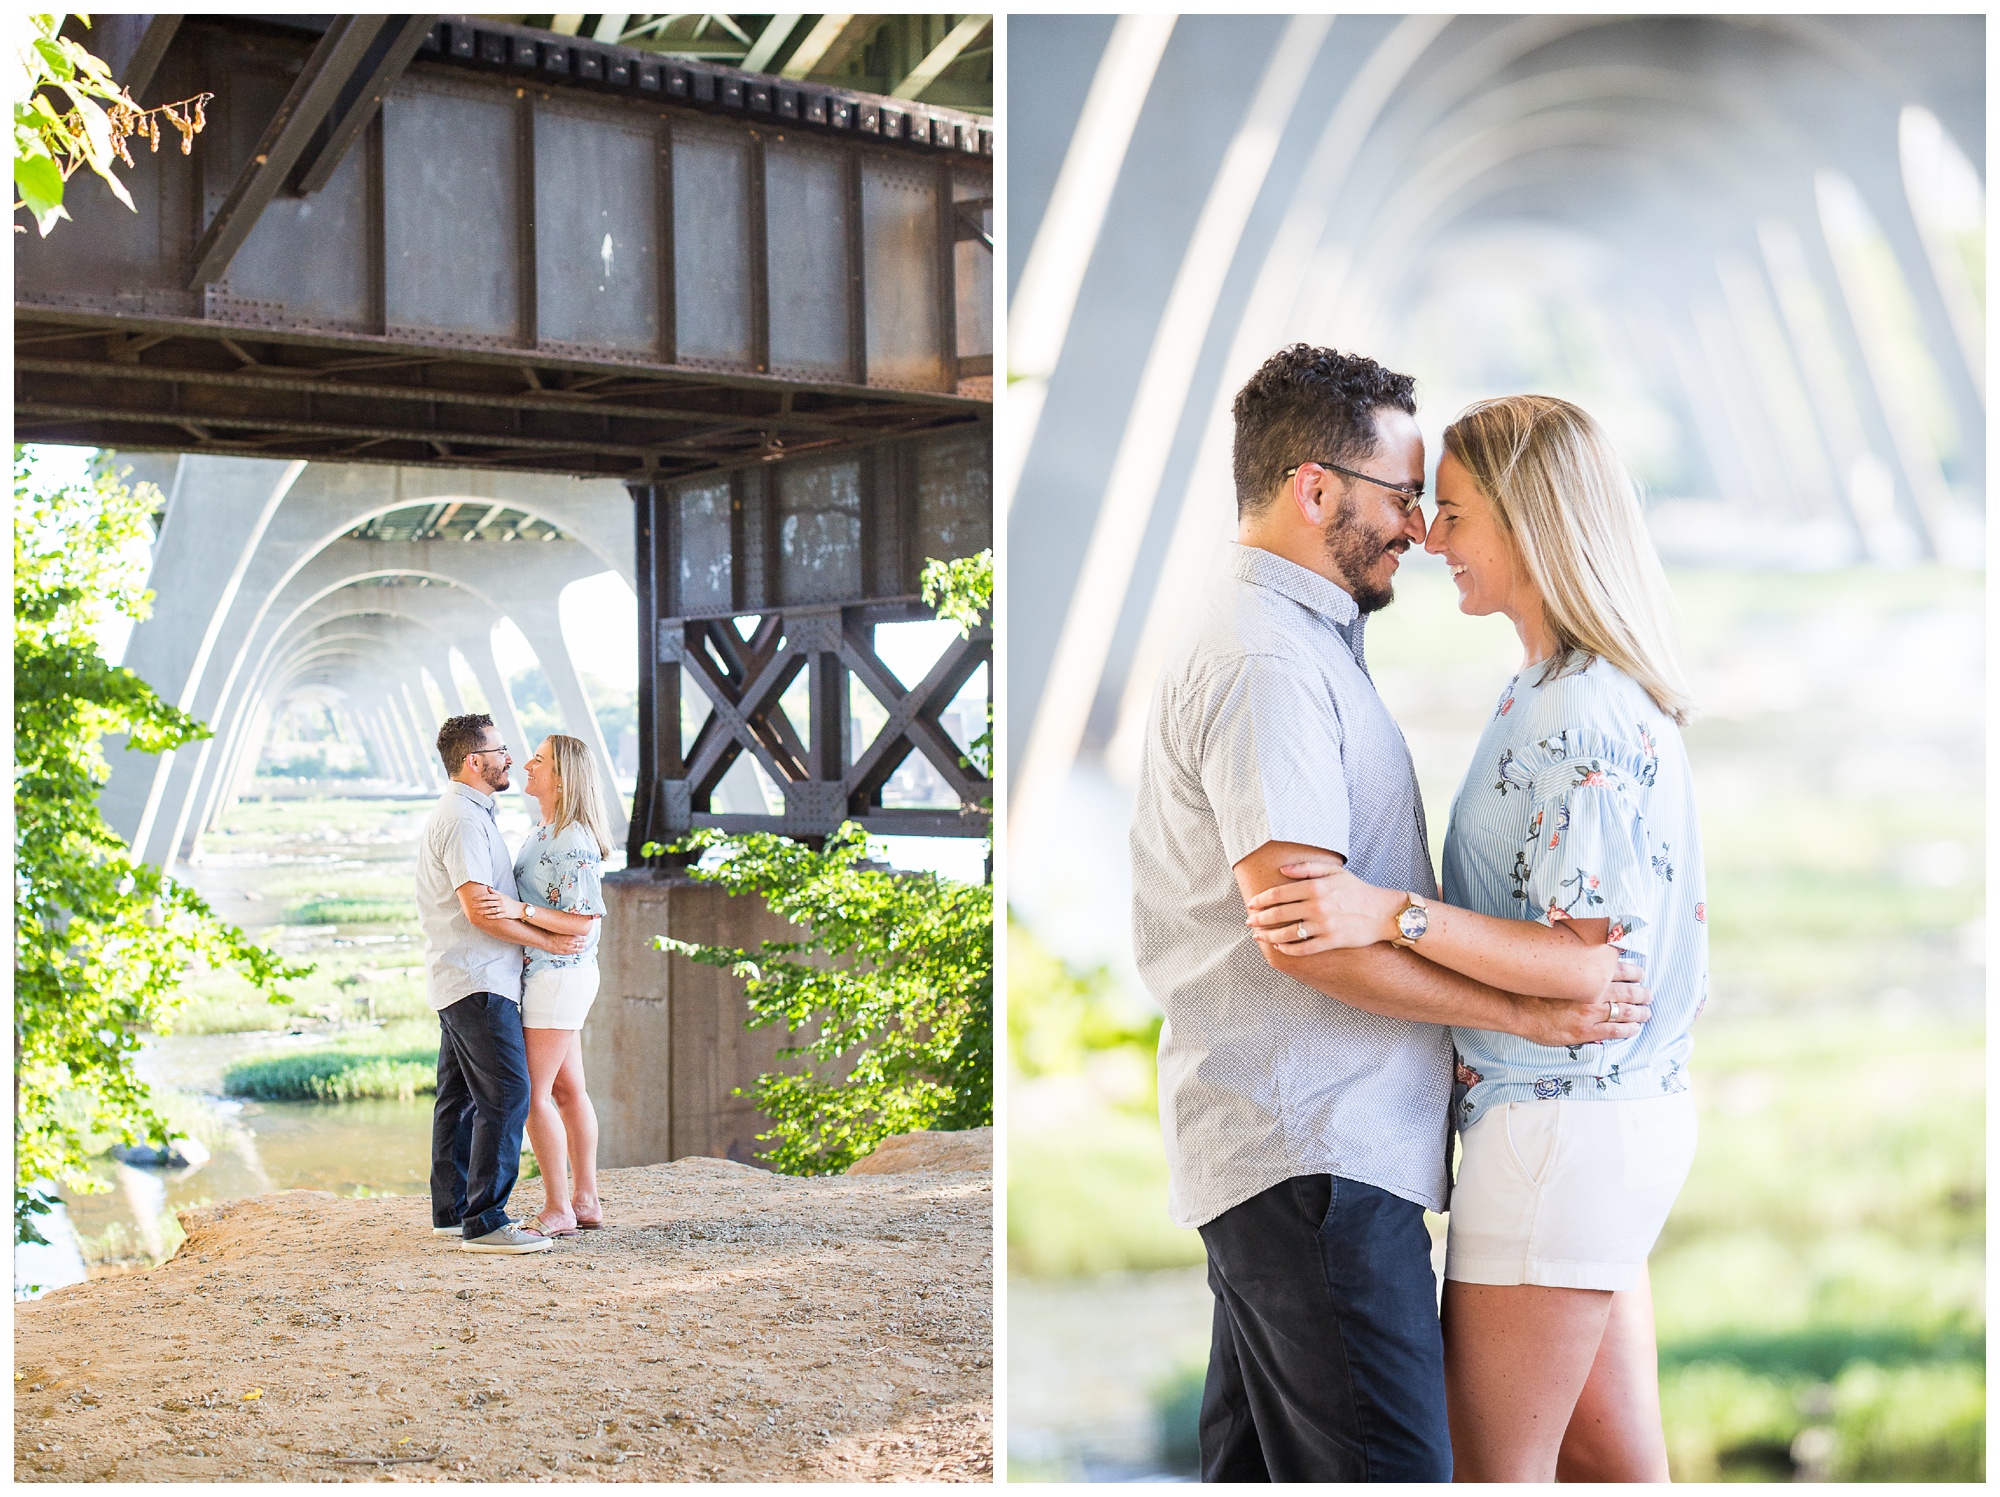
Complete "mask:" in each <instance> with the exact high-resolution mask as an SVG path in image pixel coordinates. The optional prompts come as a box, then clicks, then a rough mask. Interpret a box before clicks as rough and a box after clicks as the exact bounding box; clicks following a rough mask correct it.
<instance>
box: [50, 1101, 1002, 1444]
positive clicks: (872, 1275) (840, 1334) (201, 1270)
mask: <svg viewBox="0 0 2000 1497" xmlns="http://www.w3.org/2000/svg"><path fill="white" fill-rule="evenodd" d="M990 1156H991V1146H990V1140H989V1139H988V1138H987V1137H986V1136H985V1135H984V1130H982V1131H981V1133H980V1134H979V1135H960V1136H957V1137H955V1138H952V1139H950V1140H949V1141H948V1142H946V1143H940V1142H939V1140H938V1137H937V1136H931V1137H929V1138H926V1137H924V1136H921V1135H919V1136H916V1137H915V1138H914V1139H913V1140H912V1141H910V1142H906V1143H901V1144H898V1145H897V1146H896V1148H895V1149H890V1148H889V1147H888V1146H885V1149H884V1151H883V1152H881V1153H878V1155H877V1156H876V1157H875V1158H874V1159H873V1160H872V1161H863V1165H864V1166H866V1167H867V1168H866V1170H865V1172H862V1173H856V1174H852V1175H848V1176H841V1177H834V1178H830V1179H793V1178H787V1177H784V1176H778V1175H772V1174H768V1173H765V1172H763V1171H761V1170H754V1169H749V1168H746V1167H744V1166H741V1165H736V1164H731V1163H728V1162H726V1161H722V1160H714V1159H684V1160H680V1161H678V1162H676V1163H673V1164H663V1165H653V1166H650V1167H648V1168H644V1169H628V1170H613V1171H607V1172H606V1173H605V1174H604V1176H603V1193H604V1198H605V1201H606V1203H607V1205H606V1217H607V1221H608V1222H609V1227H608V1229H607V1230H605V1231H602V1232H593V1233H585V1234H583V1235H581V1236H579V1237H576V1238H571V1239H564V1240H562V1241H560V1242H559V1243H558V1244H557V1246H556V1247H555V1248H554V1249H553V1250H551V1251H549V1252H545V1253H536V1254H530V1255H526V1256H521V1257H498V1256H482V1255H474V1254H471V1253H465V1252H460V1251H458V1250H457V1245H456V1244H455V1243H454V1242H452V1241H450V1240H449V1239H441V1238H434V1237H432V1236H431V1235H430V1214H429V1204H428V1202H427V1201H425V1200H423V1199H421V1198H415V1197H389V1198H379V1199H372V1200H348V1199H343V1198H341V1197H337V1196H333V1195H330V1194H327V1193H324V1192H320V1191H286V1192H283V1193H281V1194H277V1195H267V1196H257V1197H253V1198H251V1199H248V1200H241V1201H234V1202H230V1203H228V1204H226V1205H222V1206H215V1207H209V1208H205V1209H203V1210H200V1211H194V1212H188V1213H186V1214H185V1216H184V1218H183V1221H184V1223H185V1225H186V1226H187V1227H188V1231H189V1235H188V1240H187V1243H186V1245H185V1246H184V1247H183V1248H182V1249H181V1251H180V1252H179V1253H178V1254H176V1255H175V1256H174V1258H173V1259H172V1260H171V1261H169V1262H167V1263H166V1264H164V1265H162V1266H161V1267H160V1268H158V1269H156V1270H154V1271H152V1272H151V1273H145V1274H134V1275H128V1276H124V1277H121V1278H114V1279H100V1280H96V1281H93V1282H90V1283H87V1284H78V1285H75V1286H72V1287H70V1288H67V1289H62V1290H58V1291H56V1292H54V1293H52V1294H50V1295H48V1296H47V1297H46V1298H44V1299H41V1300H37V1301H33V1302H29V1303H23V1304H19V1305H16V1306H15V1310H14V1367H15V1373H14V1429H15V1435H14V1440H15V1443H14V1456H15V1467H14V1469H15V1476H16V1478H17V1479H18V1480H22V1481H87V1480H117V1481H205V1480H232V1481H327V1480H349V1479H359V1480H379V1479H384V1478H387V1479H394V1480H405V1481H407V1480H412V1479H416V1480H426V1481H436V1480H447V1481H449V1480H465V1481H475V1480H476V1481H505V1480H513V1481H522V1480H559V1481H576V1480H612V1481H634V1480H645V1481H752V1480H759V1481H990V1480H991V1479H992V1474H993V1419H992V1410H993V1403H992V1390H993V1357H992V1351H993V1256H992V1247H993V1227H992V1174H991V1157H990ZM857 1168H860V1167H857ZM884 1169H891V1170H895V1171H897V1172H893V1173H883V1172H880V1171H883V1170H884ZM538 1204H539V1187H538V1186H537V1185H536V1184H535V1183H533V1182H529V1183H526V1184H524V1185H523V1187H522V1188H521V1190H520V1191H519V1192H518V1193H517V1194H516V1197H515V1203H514V1209H515V1211H516V1212H517V1213H522V1212H523V1208H524V1207H525V1208H526V1210H527V1211H530V1212H531V1211H532V1210H533V1208H534V1206H535V1205H538Z"/></svg>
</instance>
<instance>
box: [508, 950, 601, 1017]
mask: <svg viewBox="0 0 2000 1497" xmlns="http://www.w3.org/2000/svg"><path fill="white" fill-rule="evenodd" d="M596 999H597V963H596V962H585V963H584V964H583V965H582V966H580V967H543V968H542V969H541V970H540V971H536V972H530V973H529V974H528V975H527V977H526V978H525V979H524V980H523V981H522V983H521V1027H522V1028H523V1029H581V1028H583V1019H584V1015H586V1014H588V1013H589V1012H590V1005H591V1004H592V1003H593V1002H595V1001H596Z"/></svg>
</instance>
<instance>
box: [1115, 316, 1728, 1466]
mask: <svg viewBox="0 0 2000 1497" xmlns="http://www.w3.org/2000/svg"><path fill="white" fill-rule="evenodd" d="M1414 412H1415V401H1414V397H1413V382H1412V381H1411V380H1410V379H1409V378H1408V377H1407V376H1404V375H1399V374H1394V373H1391V372H1390V371H1388V370H1386V369H1384V368H1382V367H1381V366H1380V365H1378V364H1376V363H1374V362H1373V361H1372V360H1369V359H1365V358H1360V357H1357V356H1354V355H1349V354H1341V353H1337V352H1334V351H1333V350H1330V349H1323V348H1311V347H1307V346H1305V345H1297V346H1294V347H1292V348H1288V349H1285V350H1283V351H1281V352H1280V353H1278V354H1276V355H1274V356H1273V357H1272V358H1271V359H1270V360H1269V361H1267V362H1266V363H1265V365H1264V366H1263V368H1262V369H1260V370H1259V371H1258V372H1257V374H1256V375H1255V376H1254V377H1253V378H1252V379H1251V380H1250V382H1249V383H1248V384H1247V385H1245V386H1244V388H1243V389H1242V391H1241V392H1239V394H1238V395H1237V397H1236V401H1235V406H1234V414H1235V421H1236V432H1235V450H1234V467H1235V484H1236V497H1237V512H1238V530H1237V540H1236V544H1235V545H1233V546H1231V547H1230V551H1229V555H1228V558H1227V565H1226V567H1225V568H1224V569H1223V575H1222V577H1221V578H1220V579H1219V581H1218V582H1217V584H1216V585H1215V586H1214V587H1212V588H1211V590H1210V591H1209V593H1208V594H1207V595H1206V596H1205V597H1204V598H1203V599H1202V600H1201V601H1200V604H1199V606H1198V608H1197V610H1196V614H1195V619H1194V621H1193V624H1192V627H1191V628H1190V630H1189V632H1188V634H1187V635H1186V636H1185V637H1184V638H1183V640H1182V642H1181V644H1180V645H1179V647H1178V648H1177V651H1176V654H1175V656H1174V657H1173V659H1172V660H1171V661H1170V663H1169V664H1168V666H1167V668H1166V670H1165V672H1164V673H1163V676H1162V680H1161V683H1160V687H1159V689H1158V694H1157V695H1156V697H1155V700H1154V704H1153V712H1152V718H1151V722H1150V725H1149V729H1148V733H1147V741H1146V748H1145V757H1144V763H1143V770H1142V774H1141V779H1140V788H1139V793H1138V803H1137V807H1136V811H1135V816H1134V821H1133V830H1132V852H1133V877H1134V889H1135V897H1134V937H1135V947H1136V952H1137V956H1138V961H1139V967H1140V970H1141V972H1142V974H1143V975H1144V977H1145V979H1146V981H1147V984H1148V985H1149V987H1150V988H1151V990H1152V992H1153V994H1154V996H1155V997H1156V998H1157V999H1158V1000H1159V1002H1160V1005H1161V1007H1162V1008H1163V1009H1164V1010H1165V1013H1166V1024H1165V1027H1164V1028H1163V1029H1162V1031H1161V1036H1160V1114H1161V1121H1162V1126H1163V1128H1164V1131H1165V1134H1166V1143H1167V1156H1168V1162H1169V1165H1170V1171H1171V1180H1172V1206H1173V1213H1174V1217H1175V1220H1176V1221H1177V1222H1179V1223H1180V1224H1181V1225H1182V1226H1185V1227H1193V1228H1199V1229H1200V1231H1201V1234H1202V1239H1203V1242H1204V1245H1205V1246H1206V1249H1207V1254H1208V1278H1209V1285H1210V1288H1211V1289H1212V1290H1213V1291H1214V1295H1215V1316H1214V1329H1213V1343H1212V1347H1211V1351H1210V1357H1209V1368H1208V1379H1207V1384H1206V1387H1205V1389H1204V1393H1203V1399H1202V1410H1201V1457H1202V1475H1203V1478H1204V1479H1205V1480H1210V1481H1267V1480H1268V1481H1369V1480H1373V1481H1438V1480H1450V1479H1452V1478H1453V1477H1454V1476H1456V1478H1457V1479H1458V1480H1461V1481H1551V1480H1557V1479H1561V1480H1566V1481H1664V1480H1666V1479H1667V1461H1666V1448H1665V1440H1664V1436H1663V1434H1662V1431H1661V1425H1660V1407H1659V1388H1658V1373H1657V1354H1656V1350H1655V1345H1654V1333H1653V1315H1652V1298H1651V1291H1650V1287H1649V1284H1648V1280H1647V1276H1646V1257H1647V1254H1648V1253H1649V1252H1650V1251H1651V1249H1652V1246H1653V1243H1654V1240H1655V1239H1656V1238H1657V1237H1658V1235H1659V1232H1660V1229H1661V1227H1662V1226H1663V1225H1664V1223H1665V1221H1666V1217H1667V1212H1668V1210H1669V1209H1670V1207H1671V1206H1672V1204H1673V1201H1674V1197H1675V1196H1676V1195H1677V1194H1678V1192H1679V1190H1680V1187H1681V1183H1682V1181H1683V1180H1684V1179H1685V1178H1686V1175H1687V1171H1688V1168H1689V1166H1690V1164H1691V1163H1692V1160H1693V1156H1694V1148H1695V1112H1694V1106H1693V1100H1692V1098H1691V1097H1690V1095H1689V1093H1688V1089H1687V1081H1686V1069H1685V1068H1686V1063H1687V1057H1688V1052H1689V1046H1690V1040H1689V1027H1690V1026H1691V1025H1692V1023H1693V1021H1694V1019H1695V1016H1696V1015H1697V1014H1698V1013H1699V1012H1700V1008H1701V1005H1702V1002H1703V1001H1704V998H1705V995H1706V991H1707V971H1708V966H1707V951H1708V947H1707V927H1706V923H1705V922H1706V918H1707V912H1706V909H1705V907H1704V905H1703V902H1702V901H1703V892H1702V866H1701V850H1700V842H1699V835H1698V829H1697V825H1696V820H1695V812H1694V802H1693V796H1692V792H1691V786H1690V777H1689V771H1688V762H1687V756H1686V753H1685V752H1684V750H1683V748H1682V744H1681V738H1680V731H1679V729H1680V726H1681V725H1682V724H1683V723H1685V722H1686V721H1687V720H1688V717H1689V715H1690V711H1691V707H1692V704H1691V702H1690V699H1689V696H1688V692H1687V689H1686V686H1685V682H1684V678H1683V676H1682V673H1681V670H1680V666H1679V663H1678V661H1677V659H1676V656H1675V653H1674V648H1673V644H1672V640H1671V633H1670V627H1669V622H1668V594H1667V586H1666V580H1665V576H1664V574H1663V572H1662V571H1661V568H1660V564H1659V559H1658V557H1657V555H1656V554H1655V553H1654V551H1653V548H1652V545H1651V542H1650V540H1649V539H1648V537H1647V535H1646V531H1645V528H1644V522H1643V520H1642V518H1641V514H1640V510H1639V505H1638V500H1637V495H1636V493H1635V491H1634V487H1633V484H1632V481H1631V479H1630V478H1629V476H1628V475H1627V474H1626V472H1625V470H1624V468H1623V467H1622V465H1621V464H1620V462H1619V460H1618V458H1617V455H1616V454H1615V453H1614V452H1613V450H1612V449H1611V447H1610V444H1609V443H1608V441H1607V440H1606V439H1605V436H1604V434H1603V432H1602V430H1601V429H1600V428H1599V427H1598V426H1597V424H1596V423H1595V422H1594V421H1593V420H1592V419H1591V418H1590V417H1589V416H1588V415H1587V414H1585V413H1584V412H1583V411H1581V410H1579V409H1578V408H1577V407H1575V406H1573V405H1570V404H1568V403H1567V402H1564V401H1560V400H1555V399H1551V398H1547V397H1542V396H1525V395H1524V396H1510V397H1507V398H1504V399H1499V400H1490V401H1484V402H1481V403H1480V404H1477V405H1475V406H1473V407H1472V408H1471V409H1469V410H1467V411H1466V412H1465V413H1464V414H1462V415H1461V416H1460V417H1459V418H1458V419H1457V420H1456V421H1455V422H1453V423H1452V425H1451V426H1450V427H1448V428H1447V429H1446V431H1445V434H1444V453H1443V455H1442V457H1441V459H1440V461H1439V463H1438V469H1437V499H1436V516H1435V518H1434V519H1433V520H1432V521H1431V522H1430V523H1429V524H1428V525H1426V523H1425V521H1424V517H1423V512H1422V500H1423V495H1424V471H1425V465H1424V444H1423V439H1422V436H1421V435H1420V434H1419V432H1418V428H1417V423H1416V420H1415V418H1414ZM1412 545H1421V546H1423V547H1424V548H1425V549H1426V550H1427V551H1429V552H1431V553H1433V554H1435V555H1438V556H1441V557H1442V558H1443V559H1444V560H1445V561H1446V562H1447V563H1449V565H1450V567H1451V573H1452V577H1453V580H1454V582H1455V583H1456V585H1457V588H1458V593H1459V607H1460V609H1461V610H1462V611H1463V612H1465V613H1468V614H1479V615H1485V614H1493V613H1500V614H1503V615H1505V616H1506V617H1507V618H1508V619H1509V620H1510V621H1511V622H1512V623H1513V625H1514V627H1515V629H1516V631H1517V632H1518V634H1519V635H1520V640H1521V645H1522V664H1521V667H1520V670H1519V672H1518V673H1517V674H1516V675H1515V676H1514V677H1513V679H1512V680H1510V681H1509V682H1508V683H1507V685H1506V687H1505V688H1504V689H1503V690H1502V691H1501V693H1500V695H1499V698H1498V699H1497V700H1496V701H1495V703H1494V704H1493V708H1492V711H1491V713H1490V715H1489V718H1488V721H1487V723H1486V727H1485V730H1484V732H1483V733H1482V735H1481V738H1480V741H1479V746H1478V748H1477V750H1476V752H1475V755H1474V758H1473V762H1472V765H1471V767H1470V769H1469V770H1468V771H1467V773H1466V776H1465V780H1464V783H1463V785H1462V786H1461V787H1460V789H1459V792H1458V796H1457V798H1456V800H1455V801H1454V803H1453V806H1452V813H1451V824H1450V828H1449V831H1448V834H1447V836H1446V838H1445V843H1444V859H1443V872H1444V887H1443V895H1442V898H1440V897H1438V891H1437V885H1436V884H1435V883H1434V881H1433V878H1432V870H1431V862H1430V854H1429V851H1428V848H1427V843H1426V833H1425V828H1424V813H1423V804H1422V800H1421V797H1420V796H1419V793H1418V789H1417V783H1416V776H1415V773H1414V770H1413V768H1412V765H1411V760H1410V754H1409V750H1408V748H1407V746H1406V745H1405V743H1404V741H1403V736H1402V734H1401V732H1400V731H1399V730H1398V728H1397V726H1396V724H1395V722H1394V720H1393V719H1392V718H1391V717H1390V715H1389V713H1388V711H1387V710H1386V708H1385V707H1384V706H1383V703H1382V701H1381V699H1380V697H1379V696H1378V695H1377V694H1376V691H1375V687H1374V684H1373V682H1372V680H1371V679H1370V676H1369V673H1368V665H1367V658H1366V654H1365V652H1364V649H1363V635H1364V630H1365V626H1366V624H1367V621H1368V616H1369V614H1371V613H1373V612H1375V611H1377V610H1379V609H1381V608H1382V607H1384V606H1385V605H1387V604H1388V603H1389V602H1390V600H1391V598H1392V596H1393V594H1392V589H1391V583H1392V580H1393V578H1394V574H1395V572H1396V569H1397V567H1398V565H1399V561H1400V557H1401V554H1402V553H1403V552H1404V551H1405V550H1407V549H1408V548H1409V547H1410V546H1412ZM1246 916H1247V919H1246ZM1454 1128H1455V1129H1456V1130H1457V1133H1458V1135H1459V1139H1460V1144H1461V1154H1460V1162H1459V1167H1458V1173H1457V1180H1456V1183H1455V1184H1454V1183H1453V1182H1452V1181H1451V1179H1450V1171H1449V1156H1450V1148H1451V1135H1452V1131H1453V1129H1454ZM1447 1203H1449V1211H1450V1220H1449V1226H1448V1235H1447V1240H1446V1248H1445V1266H1444V1284H1443V1287H1442V1295H1441V1297H1440V1295H1439V1290H1438V1285H1437V1283H1436V1281H1435V1279H1434V1277H1433V1273H1432V1267H1431V1242H1430V1237H1429V1233H1428V1232H1427V1230H1426V1228H1425V1225H1424V1220H1423V1213H1424V1211H1425V1210H1430V1211H1436V1212H1442V1211H1445V1210H1446V1209H1447ZM1440 1298H1441V1304H1440Z"/></svg>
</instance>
